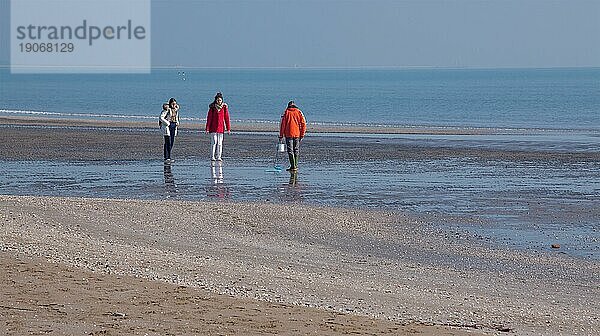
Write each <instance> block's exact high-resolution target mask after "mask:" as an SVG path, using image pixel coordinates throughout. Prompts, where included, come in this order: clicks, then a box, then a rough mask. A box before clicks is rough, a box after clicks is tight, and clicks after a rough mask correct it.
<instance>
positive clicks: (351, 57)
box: [0, 0, 600, 68]
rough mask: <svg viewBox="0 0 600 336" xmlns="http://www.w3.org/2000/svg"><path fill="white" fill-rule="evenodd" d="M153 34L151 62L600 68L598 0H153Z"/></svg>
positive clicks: (4, 24)
mask: <svg viewBox="0 0 600 336" xmlns="http://www.w3.org/2000/svg"><path fill="white" fill-rule="evenodd" d="M98 1H100V0H98ZM8 3H9V0H0V33H1V34H0V37H1V41H0V64H2V65H8V64H9V62H10V52H9V49H8V48H9V45H10V43H9V41H10V32H9V30H10V29H9V28H10V26H9V23H8V19H9V17H10V15H9V6H8ZM151 35H152V64H153V66H188V67H474V68H481V67H483V68H497V67H534V68H546V67H600V0H493V1H492V0H454V1H451V0H419V1H416V0H220V1H215V0H153V1H152V32H151Z"/></svg>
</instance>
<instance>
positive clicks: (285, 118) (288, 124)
mask: <svg viewBox="0 0 600 336" xmlns="http://www.w3.org/2000/svg"><path fill="white" fill-rule="evenodd" d="M305 134H306V119H304V114H302V111H300V109H299V108H298V106H296V104H295V103H294V101H293V100H292V101H290V102H289V103H288V107H287V109H286V110H285V112H284V113H283V115H282V116H281V124H280V125H279V139H280V140H281V139H282V138H283V137H285V145H286V147H287V153H288V157H289V159H290V167H289V168H288V169H286V170H287V171H291V172H295V171H298V152H299V151H300V141H302V139H303V138H304V135H305Z"/></svg>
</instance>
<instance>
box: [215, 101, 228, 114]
mask: <svg viewBox="0 0 600 336" xmlns="http://www.w3.org/2000/svg"><path fill="white" fill-rule="evenodd" d="M223 105H225V102H224V101H222V102H221V104H220V105H218V104H217V102H213V107H214V108H215V109H216V110H217V112H219V111H221V109H222V108H223Z"/></svg>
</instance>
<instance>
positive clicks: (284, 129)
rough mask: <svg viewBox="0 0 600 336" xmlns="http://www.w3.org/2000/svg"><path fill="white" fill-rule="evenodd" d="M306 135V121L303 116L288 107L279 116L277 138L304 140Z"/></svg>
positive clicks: (296, 110) (296, 109) (293, 108)
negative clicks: (279, 122)
mask: <svg viewBox="0 0 600 336" xmlns="http://www.w3.org/2000/svg"><path fill="white" fill-rule="evenodd" d="M304 134H306V119H304V114H302V111H300V110H299V109H298V108H296V107H289V108H287V109H286V110H285V112H284V113H283V116H281V125H280V126H279V137H286V138H304Z"/></svg>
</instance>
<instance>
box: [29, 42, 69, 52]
mask: <svg viewBox="0 0 600 336" xmlns="http://www.w3.org/2000/svg"><path fill="white" fill-rule="evenodd" d="M19 48H20V50H21V52H27V53H30V52H33V53H70V52H73V51H75V45H74V44H73V43H19Z"/></svg>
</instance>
